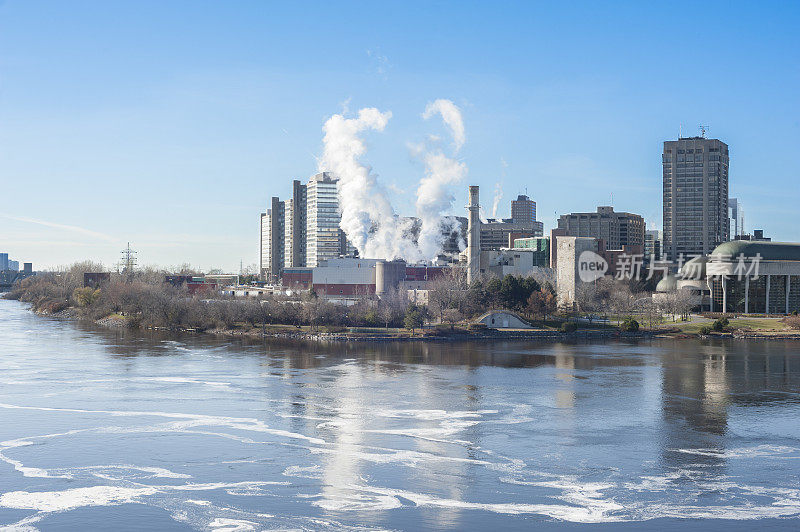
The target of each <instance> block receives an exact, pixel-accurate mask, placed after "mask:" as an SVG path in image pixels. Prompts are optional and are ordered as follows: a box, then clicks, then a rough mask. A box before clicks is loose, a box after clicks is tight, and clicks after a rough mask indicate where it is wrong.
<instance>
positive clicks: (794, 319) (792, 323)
mask: <svg viewBox="0 0 800 532" xmlns="http://www.w3.org/2000/svg"><path fill="white" fill-rule="evenodd" d="M783 323H785V324H786V325H788V326H789V327H791V328H792V329H797V330H800V316H797V315H796V314H795V315H792V316H789V317H787V318H784V320H783Z"/></svg>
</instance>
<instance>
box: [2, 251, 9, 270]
mask: <svg viewBox="0 0 800 532" xmlns="http://www.w3.org/2000/svg"><path fill="white" fill-rule="evenodd" d="M7 269H8V253H0V272H2V271H3V270H7Z"/></svg>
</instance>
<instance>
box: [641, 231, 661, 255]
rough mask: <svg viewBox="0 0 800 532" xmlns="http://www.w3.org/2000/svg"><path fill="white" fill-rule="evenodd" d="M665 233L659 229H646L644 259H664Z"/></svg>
mask: <svg viewBox="0 0 800 532" xmlns="http://www.w3.org/2000/svg"><path fill="white" fill-rule="evenodd" d="M663 239H664V237H663V233H662V232H661V231H658V230H655V229H654V230H652V231H645V233H644V260H645V262H650V261H652V260H655V261H660V260H662V256H661V251H662V249H663Z"/></svg>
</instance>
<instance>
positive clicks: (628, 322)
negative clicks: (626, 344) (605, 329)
mask: <svg viewBox="0 0 800 532" xmlns="http://www.w3.org/2000/svg"><path fill="white" fill-rule="evenodd" d="M619 328H620V329H622V330H623V331H624V332H636V331H638V330H639V322H638V321H636V320H635V319H633V318H625V321H623V322H622V323H621V324H620V326H619Z"/></svg>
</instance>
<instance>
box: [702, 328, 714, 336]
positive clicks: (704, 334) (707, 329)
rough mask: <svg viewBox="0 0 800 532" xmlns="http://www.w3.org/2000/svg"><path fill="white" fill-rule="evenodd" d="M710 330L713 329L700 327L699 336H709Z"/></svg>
mask: <svg viewBox="0 0 800 532" xmlns="http://www.w3.org/2000/svg"><path fill="white" fill-rule="evenodd" d="M712 330H713V329H712V328H711V326H710V325H703V326H702V327H700V334H702V335H703V336H708V335H709V334H711V331H712Z"/></svg>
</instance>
